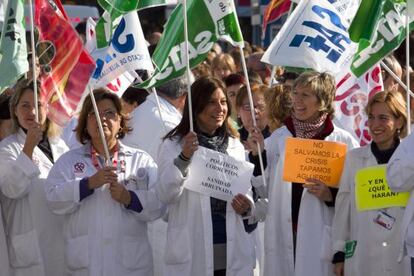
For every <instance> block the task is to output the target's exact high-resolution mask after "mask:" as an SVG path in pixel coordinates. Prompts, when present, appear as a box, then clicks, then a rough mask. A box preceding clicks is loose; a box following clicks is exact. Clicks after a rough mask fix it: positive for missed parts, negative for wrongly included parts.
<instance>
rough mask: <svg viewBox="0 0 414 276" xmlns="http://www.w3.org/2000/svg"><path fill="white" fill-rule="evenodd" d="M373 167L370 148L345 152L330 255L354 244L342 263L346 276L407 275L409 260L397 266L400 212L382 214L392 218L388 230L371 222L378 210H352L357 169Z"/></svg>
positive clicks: (397, 208) (396, 210)
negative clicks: (353, 241) (350, 253)
mask: <svg viewBox="0 0 414 276" xmlns="http://www.w3.org/2000/svg"><path fill="white" fill-rule="evenodd" d="M377 165H378V163H377V160H376V159H375V156H374V155H373V154H372V151H371V145H367V146H364V147H361V148H357V149H353V150H351V151H350V152H348V155H347V158H346V162H345V167H344V171H343V173H342V177H341V182H340V186H339V191H338V194H337V197H336V204H335V216H334V220H333V225H332V237H333V251H334V253H335V252H338V251H342V252H344V248H345V243H346V242H347V241H350V240H356V241H357V245H356V248H355V252H354V255H353V257H351V258H349V259H346V260H345V269H344V272H345V275H347V276H394V275H401V276H404V275H410V260H409V259H408V258H405V259H404V261H403V262H402V263H398V262H397V256H398V251H399V245H400V240H401V222H402V217H403V213H404V209H403V208H400V207H394V208H386V209H384V210H383V211H384V212H386V213H387V214H388V215H390V216H392V217H393V218H395V223H394V225H393V227H392V229H391V230H388V229H386V228H384V227H383V226H380V225H379V224H377V223H376V222H374V219H375V218H376V216H377V215H378V212H379V210H371V211H363V212H358V211H357V209H356V201H355V175H356V173H357V172H358V171H359V170H360V169H363V168H367V167H371V166H377Z"/></svg>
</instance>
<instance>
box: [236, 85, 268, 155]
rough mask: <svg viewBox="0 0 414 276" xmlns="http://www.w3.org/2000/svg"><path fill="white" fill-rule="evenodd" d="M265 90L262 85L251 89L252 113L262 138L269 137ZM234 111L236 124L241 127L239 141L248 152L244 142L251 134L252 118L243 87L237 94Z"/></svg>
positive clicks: (245, 88) (244, 87)
mask: <svg viewBox="0 0 414 276" xmlns="http://www.w3.org/2000/svg"><path fill="white" fill-rule="evenodd" d="M267 90H268V88H267V87H266V86H265V85H262V84H254V85H252V87H251V92H252V98H253V106H254V112H253V113H254V116H255V118H256V124H257V129H258V130H260V131H261V133H262V135H263V137H264V138H267V137H269V136H270V131H269V126H268V117H267V107H266V101H265V94H266V93H267ZM236 109H237V118H238V123H239V125H241V126H242V127H241V128H240V129H239V134H240V141H241V142H242V143H243V145H244V147H245V148H246V150H250V148H249V145H248V143H246V141H247V137H248V136H249V132H251V131H252V128H253V118H252V112H251V109H250V104H249V97H248V93H247V87H246V86H243V87H242V88H241V89H240V90H239V93H238V94H237V97H236Z"/></svg>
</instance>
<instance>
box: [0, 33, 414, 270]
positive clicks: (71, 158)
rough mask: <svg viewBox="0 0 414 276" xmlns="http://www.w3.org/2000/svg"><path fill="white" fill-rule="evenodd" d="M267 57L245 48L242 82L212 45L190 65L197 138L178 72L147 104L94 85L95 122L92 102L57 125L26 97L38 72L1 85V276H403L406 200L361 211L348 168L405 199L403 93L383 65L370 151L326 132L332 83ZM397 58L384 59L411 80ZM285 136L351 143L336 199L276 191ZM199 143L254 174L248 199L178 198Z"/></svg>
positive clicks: (235, 66) (326, 191)
mask: <svg viewBox="0 0 414 276" xmlns="http://www.w3.org/2000/svg"><path fill="white" fill-rule="evenodd" d="M79 31H81V30H80V29H79ZM159 37H160V34H158V33H154V34H151V35H150V36H149V37H148V41H149V42H150V44H152V46H150V47H152V48H153V47H154V45H155V44H156V43H157V41H158V40H159ZM263 53H264V49H262V48H261V47H258V46H254V45H252V46H250V45H249V44H248V43H246V47H245V48H244V56H245V59H246V64H247V70H248V72H247V74H246V75H245V74H244V73H243V72H242V64H241V62H242V60H241V59H242V56H243V55H241V53H240V52H239V49H238V48H232V47H231V46H229V45H224V44H218V43H216V44H215V45H214V46H213V48H212V49H211V51H210V52H209V54H208V57H207V59H206V60H205V61H204V62H202V63H201V64H199V65H198V66H197V67H195V68H194V69H193V70H192V75H193V77H194V80H192V83H191V95H192V101H191V105H192V117H193V118H194V125H193V126H194V130H193V131H192V130H191V129H190V121H191V116H190V114H189V110H190V109H189V104H190V102H189V101H188V98H187V92H188V91H187V87H188V86H187V84H188V80H187V79H186V77H180V78H177V79H173V80H170V81H168V82H167V83H166V84H163V85H161V86H160V87H157V95H155V94H154V93H151V94H148V93H147V91H145V90H142V89H137V88H133V87H130V88H128V89H127V90H126V92H125V93H124V94H123V95H122V98H120V97H118V96H117V95H115V94H113V93H111V92H108V91H107V90H105V89H104V88H102V89H96V90H95V91H94V92H93V93H94V96H95V99H96V103H97V111H98V114H97V113H96V111H95V110H94V108H93V104H92V99H91V97H90V96H86V97H85V99H84V100H83V102H82V103H80V109H79V114H78V115H77V117H76V118H73V120H71V121H70V122H69V123H68V125H67V126H66V127H65V128H63V129H60V128H59V127H57V126H56V125H55V124H54V123H53V122H51V121H50V120H49V119H48V118H47V116H46V114H47V103H43V102H42V101H41V100H40V101H39V102H37V103H36V102H35V101H34V91H35V89H34V87H35V86H36V85H37V86H38V87H37V88H38V89H37V91H40V89H41V87H40V86H39V85H38V84H37V83H33V76H32V75H33V71H34V72H36V73H35V74H38V75H39V74H43V71H42V65H41V64H40V65H37V66H36V68H37V69H36V70H31V72H29V73H27V75H26V76H25V77H24V78H22V79H21V80H20V81H19V82H17V83H16V84H15V85H14V86H13V87H10V88H9V89H8V90H7V91H6V92H5V93H3V94H2V95H1V96H0V139H1V143H0V203H1V204H0V209H1V211H0V215H1V217H0V275H1V276H3V275H5V276H6V275H12V276H24V275H31V276H33V275H35V276H43V275H48V276H58V275H131V276H132V275H145V276H147V275H188V276H190V275H206V276H207V275H215V276H219V275H234V276H245V275H246V276H248V275H265V276H274V275H276V276H288V275H297V276H302V275H313V276H325V275H337V276H339V275H348V276H355V275H364V276H368V275H375V276H379V275H384V276H385V275H392V276H394V275H395V276H397V275H398V276H400V275H404V276H405V275H407V276H408V275H410V274H412V271H414V265H413V261H412V259H411V260H410V258H414V225H413V220H414V219H413V213H414V211H413V210H414V199H413V198H414V197H412V196H411V197H410V200H409V202H408V205H407V207H406V208H402V207H389V208H383V209H380V210H371V211H364V212H360V211H358V210H357V208H356V202H355V185H356V184H355V175H356V173H357V172H358V171H359V170H361V169H363V168H367V167H370V166H375V165H378V164H387V166H388V170H387V180H388V183H389V185H390V187H391V188H392V189H393V190H394V191H398V192H400V191H408V192H411V191H412V190H413V189H414V167H413V166H414V165H413V164H414V160H413V155H412V152H411V150H412V149H413V148H414V137H413V136H412V135H411V136H409V137H407V138H406V139H404V138H405V137H406V136H407V125H408V124H409V123H410V122H407V104H406V97H405V91H404V89H402V87H401V86H400V85H399V84H398V82H396V81H395V79H394V78H393V77H392V76H391V75H390V74H388V73H387V72H386V71H385V70H383V72H382V79H383V82H384V91H382V92H379V93H377V94H375V95H373V96H372V97H371V98H370V99H369V101H368V104H367V105H366V107H365V115H366V116H367V127H368V129H369V131H370V135H371V138H372V142H371V143H370V144H368V145H365V146H363V147H359V145H358V143H357V142H356V140H355V139H354V138H353V136H352V134H351V133H349V132H347V131H345V130H343V129H341V128H340V127H338V126H337V125H336V124H335V121H334V118H335V103H334V99H335V93H336V83H335V80H334V77H333V76H332V75H330V74H329V73H326V72H314V71H307V72H301V73H298V72H291V71H289V70H287V69H286V68H282V67H277V70H275V74H274V75H272V68H271V67H270V66H269V65H267V64H265V63H262V62H261V61H260V59H261V57H262V55H263ZM398 57H399V56H398V55H397V56H396V57H395V56H393V55H389V56H387V57H386V58H385V59H384V63H385V64H386V65H387V66H388V67H389V68H390V69H391V70H392V71H393V72H394V73H395V74H396V75H397V76H398V77H400V78H401V79H403V80H404V79H405V77H404V76H405V75H406V74H410V78H411V83H414V79H413V78H414V73H413V71H412V69H411V68H405V66H404V64H403V63H402V62H401V60H400V62H399V59H398ZM29 60H31V58H29ZM246 76H247V78H246ZM248 84H249V85H250V87H247V85H248ZM38 93H39V92H38ZM249 93H251V96H252V105H251V104H250V101H249ZM36 105H37V106H38V109H39V119H38V120H36V116H35V107H36ZM411 106H412V105H411ZM252 109H253V110H252ZM252 114H253V115H254V119H253V118H252ZM412 117H413V116H411V118H412ZM98 118H100V121H101V122H102V127H103V135H104V139H105V144H106V145H105V144H104V142H103V139H102V137H101V133H100V132H99V127H98V124H99V120H98ZM289 137H297V138H302V139H314V140H325V141H333V142H340V143H344V144H346V145H347V155H346V161H345V165H344V169H343V173H342V177H341V179H340V184H339V186H338V187H337V188H333V187H330V186H328V185H327V183H324V182H323V181H321V180H319V179H313V178H310V179H307V180H306V181H305V182H306V183H292V182H287V181H285V180H284V178H283V169H284V163H285V160H284V152H285V148H286V139H287V138H289ZM106 146H107V148H108V151H109V152H108V153H109V156H110V159H109V160H108V159H107V158H106V150H105V147H106ZM200 147H205V148H208V149H210V150H212V151H215V152H217V154H218V153H220V154H225V155H228V156H231V157H233V158H235V159H237V160H243V161H247V162H250V163H252V164H253V165H254V170H253V174H252V175H251V180H250V182H251V188H250V190H249V192H248V193H247V194H237V195H235V196H234V198H233V199H232V200H231V201H228V202H226V201H224V200H220V199H217V198H214V197H210V196H207V195H202V194H199V193H196V192H194V191H191V190H188V189H186V188H184V183H185V181H186V180H187V179H188V178H189V175H190V174H191V173H192V172H191V162H192V160H193V155H194V154H195V152H196V151H197V150H199V148H200ZM260 157H261V158H262V160H263V164H261V162H260ZM261 165H263V167H262V166H261ZM263 179H265V180H266V181H263ZM381 220H383V221H381ZM384 220H387V221H388V222H389V223H385V226H384ZM350 242H354V244H353V246H354V247H353V252H352V254H350V253H349V252H348V244H349V243H350ZM410 262H411V264H410Z"/></svg>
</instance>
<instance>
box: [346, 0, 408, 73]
mask: <svg viewBox="0 0 414 276" xmlns="http://www.w3.org/2000/svg"><path fill="white" fill-rule="evenodd" d="M383 1H384V3H383V8H382V10H381V14H380V16H379V19H378V23H376V24H375V25H376V28H375V30H374V33H373V35H372V36H371V38H370V39H368V40H367V39H366V37H364V36H360V38H361V39H360V40H359V45H358V51H357V53H356V54H355V56H354V58H353V61H352V65H351V71H352V72H353V73H354V74H355V75H356V76H357V77H360V76H362V75H363V74H364V73H365V72H367V71H368V70H369V69H370V68H371V67H372V66H374V64H376V63H378V62H379V61H380V60H381V59H383V58H384V57H385V56H386V55H388V54H389V53H391V52H392V51H393V50H395V49H396V48H397V47H398V46H399V45H400V44H401V42H402V41H403V40H404V39H405V36H406V28H405V26H406V23H405V17H406V13H407V9H406V7H407V5H406V2H405V1H397V0H383ZM409 1H410V3H411V0H409ZM354 21H355V19H354ZM409 26H410V31H412V30H413V29H414V17H410V25H409ZM360 33H361V34H362V33H363V32H362V31H361V32H360Z"/></svg>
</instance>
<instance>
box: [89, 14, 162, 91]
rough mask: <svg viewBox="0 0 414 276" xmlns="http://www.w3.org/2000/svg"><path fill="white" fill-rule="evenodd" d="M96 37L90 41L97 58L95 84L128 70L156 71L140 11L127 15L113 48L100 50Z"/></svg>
mask: <svg viewBox="0 0 414 276" xmlns="http://www.w3.org/2000/svg"><path fill="white" fill-rule="evenodd" d="M95 37H96V36H95V34H94V36H93V37H92V42H90V41H88V42H87V44H86V46H87V48H88V50H89V52H90V54H91V56H92V57H93V58H94V59H95V61H96V70H95V72H94V74H93V76H92V78H93V79H94V80H95V82H96V84H95V85H93V86H94V87H102V86H106V85H107V84H108V83H109V82H111V81H113V80H114V79H116V78H118V77H119V76H120V75H122V74H124V73H125V72H134V71H135V70H148V71H153V70H154V68H153V65H152V61H151V57H150V55H149V52H148V47H147V43H146V41H145V38H144V34H143V32H142V28H141V23H140V21H139V18H138V14H137V12H135V11H134V12H130V13H128V14H126V15H124V16H123V18H122V19H121V21H120V22H119V25H118V26H117V28H116V29H115V31H114V33H113V37H112V39H111V42H110V45H109V47H107V48H101V49H97V48H96V39H95Z"/></svg>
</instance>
